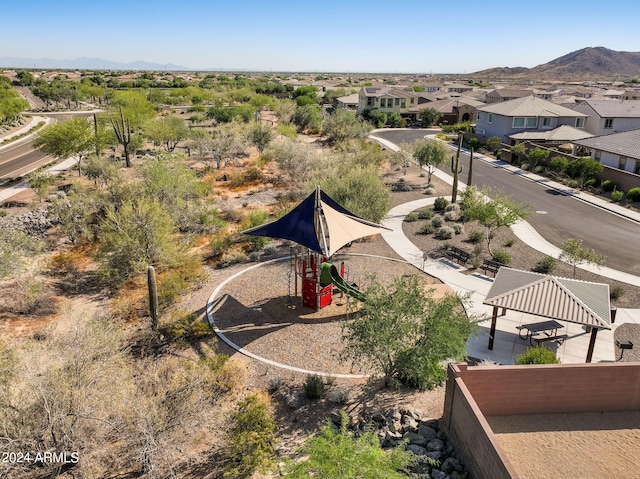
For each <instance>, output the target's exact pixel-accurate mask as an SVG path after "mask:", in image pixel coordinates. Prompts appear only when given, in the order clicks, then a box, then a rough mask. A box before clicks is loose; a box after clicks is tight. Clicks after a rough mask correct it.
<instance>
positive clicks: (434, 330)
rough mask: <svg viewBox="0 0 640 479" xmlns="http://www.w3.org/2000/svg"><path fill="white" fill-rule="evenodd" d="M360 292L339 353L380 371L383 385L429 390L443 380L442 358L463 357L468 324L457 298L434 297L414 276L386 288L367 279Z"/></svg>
mask: <svg viewBox="0 0 640 479" xmlns="http://www.w3.org/2000/svg"><path fill="white" fill-rule="evenodd" d="M365 296H366V298H367V300H366V302H365V303H364V305H363V307H362V309H361V310H360V311H359V312H358V313H356V315H355V317H354V318H353V319H352V320H351V321H349V322H348V323H345V324H344V326H343V332H342V333H343V341H344V343H345V349H344V352H343V357H344V358H349V359H352V360H356V361H358V362H359V363H360V364H366V365H367V366H368V367H369V368H370V369H371V370H373V371H374V372H375V373H377V374H382V375H383V376H384V378H385V381H386V384H387V385H389V386H395V385H399V384H405V385H408V386H411V387H418V388H421V389H424V388H433V387H435V386H437V385H439V384H441V383H442V381H444V378H445V375H446V372H445V368H444V364H443V362H444V361H446V360H448V359H450V358H458V359H461V358H463V357H464V355H465V348H466V341H467V339H468V338H469V336H470V335H471V334H472V332H473V331H474V327H473V324H472V323H471V321H470V320H469V318H468V317H467V314H466V312H465V310H464V308H463V307H462V304H461V302H460V299H459V298H458V297H457V296H453V295H451V296H447V297H445V298H444V299H442V300H436V299H434V298H433V297H432V295H431V292H429V291H426V288H425V285H424V284H423V283H422V282H421V281H420V280H419V279H418V277H417V276H403V277H400V278H396V279H395V280H394V282H393V284H391V285H390V286H385V285H383V284H382V283H380V282H379V281H378V279H377V278H376V277H372V278H371V279H370V285H369V286H368V287H367V288H366V289H365Z"/></svg>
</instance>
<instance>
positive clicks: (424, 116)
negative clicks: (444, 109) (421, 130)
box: [418, 108, 442, 128]
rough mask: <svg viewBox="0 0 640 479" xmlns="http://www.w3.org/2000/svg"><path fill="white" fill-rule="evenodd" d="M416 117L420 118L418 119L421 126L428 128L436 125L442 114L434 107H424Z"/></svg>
mask: <svg viewBox="0 0 640 479" xmlns="http://www.w3.org/2000/svg"><path fill="white" fill-rule="evenodd" d="M418 117H419V118H420V121H422V126H423V127H426V128H428V127H430V126H433V125H436V124H437V123H438V121H439V120H440V118H441V117H442V114H441V113H440V112H439V111H438V110H436V109H435V108H425V109H424V110H421V111H420V113H419V114H418Z"/></svg>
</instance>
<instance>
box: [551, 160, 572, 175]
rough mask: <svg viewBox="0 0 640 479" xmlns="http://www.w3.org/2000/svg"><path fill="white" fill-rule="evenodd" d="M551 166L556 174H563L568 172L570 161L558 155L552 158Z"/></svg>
mask: <svg viewBox="0 0 640 479" xmlns="http://www.w3.org/2000/svg"><path fill="white" fill-rule="evenodd" d="M549 166H550V167H551V169H552V170H553V171H555V172H556V173H559V174H563V173H564V172H565V171H567V167H568V166H569V160H567V159H566V158H565V157H564V156H560V155H557V156H554V157H553V158H551V161H550V162H549Z"/></svg>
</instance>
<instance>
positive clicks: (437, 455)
mask: <svg viewBox="0 0 640 479" xmlns="http://www.w3.org/2000/svg"><path fill="white" fill-rule="evenodd" d="M426 455H427V457H430V458H431V459H435V460H436V461H439V460H440V458H441V457H442V452H440V451H427V454H426Z"/></svg>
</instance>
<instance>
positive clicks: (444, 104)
mask: <svg viewBox="0 0 640 479" xmlns="http://www.w3.org/2000/svg"><path fill="white" fill-rule="evenodd" d="M482 105H484V103H482V102H481V101H478V100H476V99H474V98H469V97H464V96H463V97H456V98H445V99H443V100H436V101H432V102H429V103H421V104H419V105H417V106H414V107H411V108H409V111H410V112H412V113H415V115H416V118H417V117H419V115H420V111H422V110H424V109H427V108H433V109H434V110H436V111H438V112H439V113H440V114H441V115H442V116H441V117H440V123H444V124H450V125H453V124H456V123H461V122H464V121H475V119H476V116H477V108H478V107H479V106H482Z"/></svg>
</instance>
